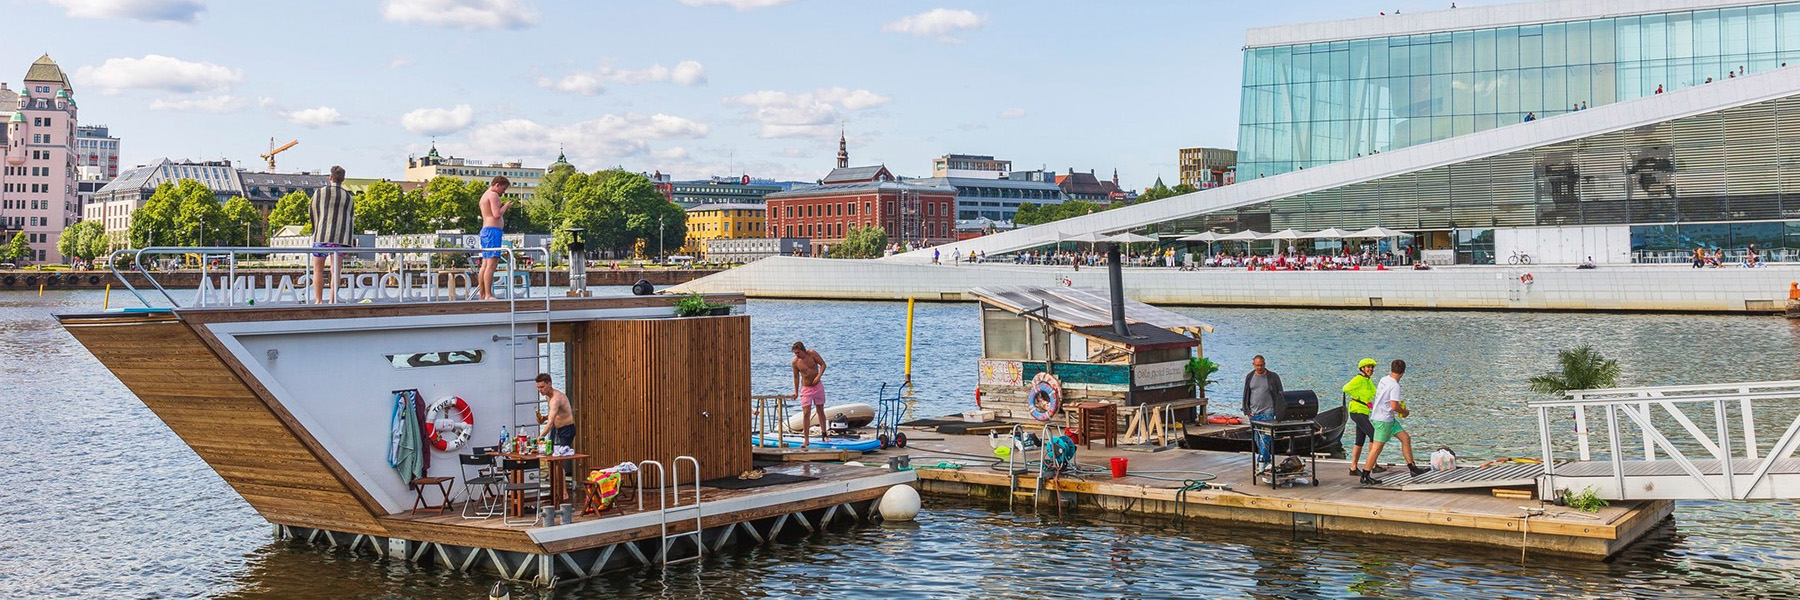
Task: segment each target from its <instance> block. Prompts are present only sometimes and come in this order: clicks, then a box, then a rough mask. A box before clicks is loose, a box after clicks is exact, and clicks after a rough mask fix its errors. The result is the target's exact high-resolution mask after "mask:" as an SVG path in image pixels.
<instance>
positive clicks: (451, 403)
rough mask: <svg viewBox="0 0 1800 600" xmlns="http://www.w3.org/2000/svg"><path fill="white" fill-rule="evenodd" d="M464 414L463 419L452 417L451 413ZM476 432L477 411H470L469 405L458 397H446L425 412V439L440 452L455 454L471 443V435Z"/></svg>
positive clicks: (439, 399)
mask: <svg viewBox="0 0 1800 600" xmlns="http://www.w3.org/2000/svg"><path fill="white" fill-rule="evenodd" d="M452 410H455V411H459V412H461V413H462V416H461V417H452V416H450V411H452ZM474 431H475V411H472V410H469V403H468V402H464V401H463V399H462V398H458V397H456V396H444V397H442V398H438V400H437V402H433V403H432V404H431V408H430V409H428V410H426V411H425V439H427V440H429V441H430V442H431V447H433V448H437V450H438V452H454V451H456V449H457V448H461V447H462V446H463V444H466V443H469V434H471V433H474Z"/></svg>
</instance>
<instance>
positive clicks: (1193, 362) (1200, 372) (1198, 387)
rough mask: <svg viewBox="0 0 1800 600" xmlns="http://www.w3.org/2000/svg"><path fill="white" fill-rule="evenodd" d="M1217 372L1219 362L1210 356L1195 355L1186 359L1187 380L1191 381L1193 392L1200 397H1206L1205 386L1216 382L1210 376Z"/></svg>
mask: <svg viewBox="0 0 1800 600" xmlns="http://www.w3.org/2000/svg"><path fill="white" fill-rule="evenodd" d="M1218 372H1219V363H1216V362H1213V361H1212V359H1210V358H1206V357H1204V356H1196V357H1193V358H1190V359H1188V364H1187V374H1188V381H1190V382H1192V383H1193V385H1194V393H1195V394H1196V395H1197V396H1198V397H1200V398H1205V397H1206V386H1209V385H1212V384H1215V383H1218V381H1216V380H1214V379H1213V378H1212V376H1213V374H1214V373H1218Z"/></svg>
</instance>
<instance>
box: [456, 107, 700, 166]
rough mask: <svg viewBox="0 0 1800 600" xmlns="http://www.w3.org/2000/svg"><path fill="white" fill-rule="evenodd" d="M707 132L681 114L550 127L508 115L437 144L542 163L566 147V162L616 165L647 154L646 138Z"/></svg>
mask: <svg viewBox="0 0 1800 600" xmlns="http://www.w3.org/2000/svg"><path fill="white" fill-rule="evenodd" d="M707 132H708V128H707V126H706V124H705V123H701V122H698V121H694V120H691V119H687V118H683V117H677V116H673V115H665V114H654V115H645V114H639V113H627V114H625V115H605V116H602V117H600V118H598V119H593V120H589V121H582V122H579V123H571V124H568V125H555V126H552V125H544V124H541V123H538V122H536V121H532V120H530V119H508V120H505V121H500V122H497V123H489V124H486V125H482V126H480V127H476V128H475V129H473V130H471V131H469V133H468V134H467V135H465V136H464V139H463V140H462V141H461V142H458V143H445V144H441V145H442V146H445V147H446V148H447V149H448V150H449V151H451V152H452V153H462V154H466V155H470V156H489V157H496V156H497V157H503V158H507V159H513V158H518V159H536V160H542V161H544V162H548V161H549V160H550V159H553V158H555V157H556V155H557V154H558V153H559V152H563V151H566V152H567V153H568V155H569V159H570V161H571V162H574V163H576V164H577V165H582V166H583V168H588V169H594V168H600V167H599V166H596V165H611V164H616V162H617V161H618V160H619V159H620V158H623V157H627V156H641V155H646V154H650V153H651V152H652V148H651V145H652V142H656V141H661V140H673V139H696V138H702V137H705V136H706V134H707ZM680 152H682V153H685V152H686V151H685V150H681V151H680ZM459 155H461V154H459Z"/></svg>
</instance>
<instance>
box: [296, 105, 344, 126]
mask: <svg viewBox="0 0 1800 600" xmlns="http://www.w3.org/2000/svg"><path fill="white" fill-rule="evenodd" d="M281 116H282V118H284V119H287V120H288V122H290V123H293V124H295V125H299V126H301V127H305V128H307V129H318V128H320V127H330V126H332V125H343V124H346V123H349V122H350V120H349V119H346V118H344V114H343V113H340V112H338V109H335V108H332V107H329V106H319V107H314V108H303V109H300V110H295V111H288V112H284V113H282V114H281Z"/></svg>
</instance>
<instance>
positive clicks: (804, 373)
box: [793, 342, 827, 448]
mask: <svg viewBox="0 0 1800 600" xmlns="http://www.w3.org/2000/svg"><path fill="white" fill-rule="evenodd" d="M793 350H794V395H795V396H797V397H799V398H800V427H801V430H800V435H801V444H800V447H801V448H807V447H811V446H812V416H813V413H814V412H815V407H816V409H817V410H816V412H817V413H818V415H819V439H821V440H823V439H825V433H826V427H827V426H826V424H825V383H824V378H825V358H824V357H821V356H819V353H818V352H817V351H813V350H807V349H806V344H802V343H800V342H794V347H793Z"/></svg>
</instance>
